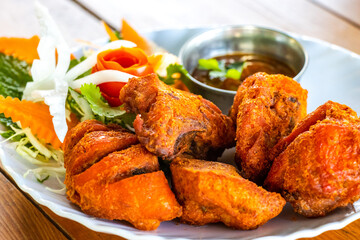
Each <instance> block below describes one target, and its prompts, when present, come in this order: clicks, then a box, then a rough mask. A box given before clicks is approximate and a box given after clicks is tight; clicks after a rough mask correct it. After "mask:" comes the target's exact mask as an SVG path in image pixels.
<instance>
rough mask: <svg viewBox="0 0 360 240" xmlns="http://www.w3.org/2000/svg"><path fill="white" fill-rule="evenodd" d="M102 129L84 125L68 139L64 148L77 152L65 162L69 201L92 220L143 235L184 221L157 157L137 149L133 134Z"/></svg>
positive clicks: (75, 129) (119, 130)
mask: <svg viewBox="0 0 360 240" xmlns="http://www.w3.org/2000/svg"><path fill="white" fill-rule="evenodd" d="M99 124H100V125H101V123H99V122H94V121H89V122H83V123H80V124H79V126H77V127H75V128H74V129H73V130H72V132H71V131H70V132H69V133H68V134H67V136H66V139H67V140H65V143H67V144H69V145H71V146H73V148H72V149H71V150H68V151H69V152H68V154H67V155H66V158H65V162H66V163H67V164H66V178H65V184H66V187H67V195H68V198H69V200H71V201H72V202H73V203H75V204H77V205H79V206H80V208H81V209H82V210H83V211H84V212H86V213H88V214H91V215H94V216H96V217H100V218H106V219H111V220H112V219H118V220H126V221H128V222H130V223H131V224H133V225H134V226H135V227H136V228H138V229H142V230H154V229H156V228H157V227H158V226H159V224H160V223H161V221H167V220H171V219H173V218H176V217H178V216H180V215H181V207H180V205H179V204H178V203H177V201H176V198H175V196H174V194H173V193H172V191H171V190H170V187H169V185H168V182H167V179H166V178H165V175H164V173H163V172H162V171H160V170H159V163H158V159H157V157H156V156H155V155H154V154H152V153H150V152H149V151H147V150H146V148H144V147H142V146H141V145H140V144H137V145H134V144H136V143H138V142H137V138H136V136H135V135H134V134H131V133H129V132H127V131H126V130H121V129H119V127H115V126H112V125H110V126H109V125H108V126H105V128H104V126H102V127H99V126H98V125H99ZM95 125H96V126H95ZM89 126H93V127H92V128H91V127H89ZM83 128H87V129H93V130H94V129H95V130H94V131H91V130H90V131H89V132H87V130H85V129H83ZM114 129H116V130H115V131H114ZM96 130H99V131H96ZM74 139H76V140H78V142H77V143H75V142H73V141H74ZM65 147H66V149H70V148H69V147H68V146H65Z"/></svg>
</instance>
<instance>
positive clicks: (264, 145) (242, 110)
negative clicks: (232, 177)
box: [230, 73, 307, 184]
mask: <svg viewBox="0 0 360 240" xmlns="http://www.w3.org/2000/svg"><path fill="white" fill-rule="evenodd" d="M306 99H307V90H305V89H303V88H302V87H301V86H300V84H299V83H297V82H296V81H295V80H293V79H291V78H289V77H286V76H284V75H280V74H276V75H269V74H266V73H256V74H254V75H252V76H250V77H248V78H247V79H245V81H244V82H243V83H242V85H240V87H239V89H238V91H237V93H236V96H235V99H234V104H233V106H232V108H231V110H230V117H231V118H232V119H233V121H235V122H236V126H237V128H236V156H235V162H236V164H237V165H238V167H239V169H240V170H241V174H242V176H243V177H245V178H247V179H250V180H251V181H254V182H256V183H258V184H262V183H263V181H264V179H265V177H266V175H267V173H268V171H269V169H270V167H271V164H272V161H271V159H270V158H269V152H270V150H271V149H272V147H274V146H275V144H276V143H277V142H278V141H279V140H280V138H281V137H284V136H286V135H288V134H290V133H291V131H292V129H293V128H294V126H295V125H296V123H298V122H299V121H300V120H301V119H302V118H304V117H305V115H306V105H307V102H306Z"/></svg>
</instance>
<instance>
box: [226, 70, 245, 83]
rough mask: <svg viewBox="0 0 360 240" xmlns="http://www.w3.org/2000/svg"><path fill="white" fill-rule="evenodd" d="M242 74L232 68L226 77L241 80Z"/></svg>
mask: <svg viewBox="0 0 360 240" xmlns="http://www.w3.org/2000/svg"><path fill="white" fill-rule="evenodd" d="M241 72H242V71H241ZM241 72H240V71H238V70H237V69H234V68H231V69H229V70H227V72H226V75H225V77H227V78H232V79H236V80H239V79H240V78H241Z"/></svg>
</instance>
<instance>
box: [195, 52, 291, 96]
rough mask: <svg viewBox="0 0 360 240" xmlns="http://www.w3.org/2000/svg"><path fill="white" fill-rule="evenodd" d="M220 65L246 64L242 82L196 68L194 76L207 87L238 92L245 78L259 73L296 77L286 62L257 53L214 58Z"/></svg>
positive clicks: (241, 78)
mask: <svg viewBox="0 0 360 240" xmlns="http://www.w3.org/2000/svg"><path fill="white" fill-rule="evenodd" d="M214 59H216V60H218V62H219V63H222V62H224V63H225V67H227V66H229V65H231V64H235V63H241V62H244V65H243V69H242V73H241V77H240V80H237V79H232V78H227V77H211V76H210V74H209V73H210V70H203V69H201V68H199V66H198V67H196V68H195V70H194V72H193V73H192V76H193V77H194V78H196V79H197V80H198V81H200V82H203V83H205V84H206V85H209V86H212V87H216V88H221V89H225V90H233V91H236V90H237V89H238V87H239V86H240V84H241V83H242V82H243V81H244V80H245V78H247V77H249V76H250V75H253V74H254V73H257V72H266V73H268V74H283V75H285V76H288V77H292V78H293V77H295V76H296V72H295V71H294V70H293V69H292V68H291V67H290V66H289V65H287V64H286V63H285V62H282V61H280V60H278V59H276V58H273V57H269V56H266V55H261V54H256V53H235V54H228V55H224V56H218V57H214Z"/></svg>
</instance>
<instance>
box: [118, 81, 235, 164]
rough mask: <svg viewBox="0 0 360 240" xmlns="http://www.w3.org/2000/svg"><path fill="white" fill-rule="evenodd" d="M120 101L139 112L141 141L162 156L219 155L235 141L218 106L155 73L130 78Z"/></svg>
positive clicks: (137, 127) (137, 130) (231, 127)
mask: <svg viewBox="0 0 360 240" xmlns="http://www.w3.org/2000/svg"><path fill="white" fill-rule="evenodd" d="M120 100H121V101H122V102H123V103H124V106H125V108H126V109H127V110H128V111H131V112H135V113H137V114H138V115H137V117H136V119H135V121H134V128H135V133H136V135H137V137H138V139H139V141H140V143H141V144H142V145H143V146H145V147H146V148H147V149H148V150H149V151H150V152H152V153H154V154H156V155H157V156H160V157H162V158H165V159H169V160H171V159H173V158H174V157H176V156H178V155H181V154H183V155H191V156H194V157H196V158H200V159H206V158H208V157H213V158H216V157H217V156H218V155H220V154H221V153H222V152H223V150H224V148H228V147H231V146H233V144H234V139H235V129H234V124H233V122H232V120H231V119H230V118H229V117H227V116H225V115H223V114H222V113H221V111H220V110H219V108H218V107H216V106H215V105H214V104H213V103H211V102H210V101H208V100H205V99H203V98H202V97H201V96H198V95H194V94H192V93H189V92H184V91H181V90H178V89H175V88H173V87H170V86H168V85H166V84H165V83H163V82H162V81H160V80H159V79H158V77H157V76H156V75H155V74H151V75H148V76H145V77H139V78H132V79H130V80H129V82H128V83H127V84H126V85H125V86H124V87H123V88H122V90H121V92H120Z"/></svg>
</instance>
